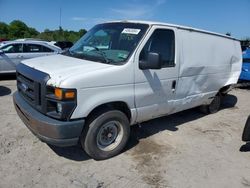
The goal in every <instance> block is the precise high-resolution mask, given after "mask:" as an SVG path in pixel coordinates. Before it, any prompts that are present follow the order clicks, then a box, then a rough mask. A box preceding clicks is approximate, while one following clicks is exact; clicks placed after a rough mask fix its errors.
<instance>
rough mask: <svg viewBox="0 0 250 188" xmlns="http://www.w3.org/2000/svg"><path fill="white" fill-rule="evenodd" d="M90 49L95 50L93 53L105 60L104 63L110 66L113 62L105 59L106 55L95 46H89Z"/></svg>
mask: <svg viewBox="0 0 250 188" xmlns="http://www.w3.org/2000/svg"><path fill="white" fill-rule="evenodd" d="M91 47H92V48H94V49H95V50H96V51H94V52H96V53H97V54H99V55H101V56H102V57H103V59H104V60H105V63H108V64H110V63H112V62H114V61H113V60H112V59H109V58H107V56H106V54H105V53H104V52H103V51H101V50H100V49H99V48H97V47H96V46H91Z"/></svg>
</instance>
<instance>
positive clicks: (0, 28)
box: [0, 22, 9, 39]
mask: <svg viewBox="0 0 250 188" xmlns="http://www.w3.org/2000/svg"><path fill="white" fill-rule="evenodd" d="M8 33H9V26H8V25H7V24H6V23H4V22H0V38H5V39H7V38H8Z"/></svg>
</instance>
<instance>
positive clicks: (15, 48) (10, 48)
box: [1, 44, 23, 53]
mask: <svg viewBox="0 0 250 188" xmlns="http://www.w3.org/2000/svg"><path fill="white" fill-rule="evenodd" d="M1 50H3V51H4V53H22V52H23V45H22V44H9V45H6V46H4V47H2V48H1Z"/></svg>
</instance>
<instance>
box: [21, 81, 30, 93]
mask: <svg viewBox="0 0 250 188" xmlns="http://www.w3.org/2000/svg"><path fill="white" fill-rule="evenodd" d="M21 88H22V90H23V91H24V92H25V91H27V90H28V89H29V88H28V86H27V85H26V84H24V83H21Z"/></svg>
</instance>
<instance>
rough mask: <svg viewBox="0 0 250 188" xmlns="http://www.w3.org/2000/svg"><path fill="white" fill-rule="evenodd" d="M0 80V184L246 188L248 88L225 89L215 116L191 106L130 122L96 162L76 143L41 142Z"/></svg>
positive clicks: (10, 85) (249, 168) (249, 172)
mask: <svg viewBox="0 0 250 188" xmlns="http://www.w3.org/2000/svg"><path fill="white" fill-rule="evenodd" d="M1 79H2V80H1V81H0V122H1V123H0V144H1V146H0V180H1V181H0V187H4V188H7V187H32V188H33V187H60V188H61V187H98V188H101V187H197V188H200V187H203V188H206V187H209V188H210V187H219V188H221V187H225V188H226V187H237V188H238V187H250V163H249V162H250V152H240V148H241V147H242V145H243V144H244V143H243V142H242V141H241V134H242V131H243V127H244V124H245V121H246V119H247V116H248V115H249V114H250V99H249V96H250V90H249V89H235V90H233V91H231V92H230V93H229V95H228V96H226V97H225V99H224V101H223V108H222V110H221V111H219V112H218V113H216V114H212V115H203V114H202V113H200V112H199V111H197V109H191V110H186V111H184V112H181V113H177V114H174V115H171V116H167V117H163V118H158V119H155V120H152V121H148V122H146V123H143V124H141V125H140V126H138V125H137V126H133V127H132V133H131V137H130V141H129V143H128V146H127V148H126V149H125V151H124V152H123V153H122V154H120V155H118V156H116V157H114V158H111V159H108V160H104V161H95V160H93V159H90V158H89V157H88V156H87V155H86V154H85V153H84V152H83V151H82V150H81V148H80V146H75V147H68V148H58V147H52V146H48V145H47V144H45V143H43V142H41V141H39V140H38V139H37V138H36V137H35V136H34V135H33V134H32V133H31V132H30V131H29V130H28V129H27V128H26V127H25V125H24V124H23V123H22V122H21V120H20V119H19V118H18V116H17V114H16V112H15V110H14V107H13V103H12V94H13V92H14V91H15V90H16V83H15V80H14V78H11V77H10V78H7V79H5V80H3V78H1Z"/></svg>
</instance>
